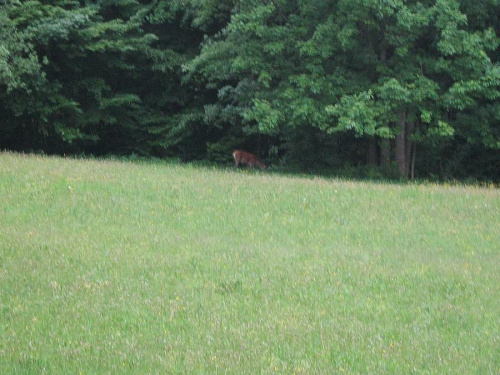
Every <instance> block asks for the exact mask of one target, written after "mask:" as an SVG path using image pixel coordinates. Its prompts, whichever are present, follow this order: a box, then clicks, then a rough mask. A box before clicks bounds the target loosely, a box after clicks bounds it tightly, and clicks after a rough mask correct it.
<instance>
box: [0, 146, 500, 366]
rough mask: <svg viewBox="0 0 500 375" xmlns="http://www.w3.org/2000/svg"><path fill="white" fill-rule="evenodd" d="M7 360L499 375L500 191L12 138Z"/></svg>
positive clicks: (0, 323)
mask: <svg viewBox="0 0 500 375" xmlns="http://www.w3.org/2000/svg"><path fill="white" fill-rule="evenodd" d="M0 286H1V288H0V373H1V374H148V373H149V374H481V375H484V374H496V375H498V374H499V373H500V351H499V348H500V302H499V301H500V190H498V189H495V188H493V187H479V186H458V185H456V186H444V185H432V184H425V183H422V184H389V183H375V182H359V181H348V180H337V179H323V178H314V177H310V176H309V177H307V176H302V177H300V176H297V177H293V176H282V175H279V174H276V173H270V172H261V171H258V172H257V171H250V172H249V171H247V170H244V169H239V170H233V169H216V168H207V167H197V166H194V165H180V164H168V163H164V162H158V161H157V162H149V163H145V162H124V161H116V160H115V161H114V160H75V159H64V158H56V157H43V156H29V155H19V154H13V153H0Z"/></svg>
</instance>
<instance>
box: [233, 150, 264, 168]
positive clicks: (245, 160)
mask: <svg viewBox="0 0 500 375" xmlns="http://www.w3.org/2000/svg"><path fill="white" fill-rule="evenodd" d="M233 158H234V161H235V162H236V164H235V167H236V168H238V166H239V165H240V164H246V165H248V167H249V168H250V169H252V168H253V167H254V166H255V165H257V166H259V167H260V169H266V165H265V164H264V163H263V162H261V161H260V160H259V159H258V158H257V156H255V155H254V154H251V153H249V152H246V151H240V150H236V151H234V152H233Z"/></svg>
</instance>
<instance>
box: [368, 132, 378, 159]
mask: <svg viewBox="0 0 500 375" xmlns="http://www.w3.org/2000/svg"><path fill="white" fill-rule="evenodd" d="M368 142H369V143H368V149H367V150H366V163H367V164H368V165H378V152H377V151H378V150H377V138H376V137H375V136H373V137H370V139H369V140H368Z"/></svg>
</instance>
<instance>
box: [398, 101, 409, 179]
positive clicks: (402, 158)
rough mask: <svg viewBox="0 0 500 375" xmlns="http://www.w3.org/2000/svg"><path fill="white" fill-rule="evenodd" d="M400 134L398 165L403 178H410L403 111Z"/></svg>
mask: <svg viewBox="0 0 500 375" xmlns="http://www.w3.org/2000/svg"><path fill="white" fill-rule="evenodd" d="M398 127H399V133H398V134H397V135H396V139H395V146H396V164H397V166H398V171H399V174H400V175H401V177H405V178H406V177H408V169H409V163H407V142H406V113H405V112H404V111H402V112H401V113H400V115H399V124H398Z"/></svg>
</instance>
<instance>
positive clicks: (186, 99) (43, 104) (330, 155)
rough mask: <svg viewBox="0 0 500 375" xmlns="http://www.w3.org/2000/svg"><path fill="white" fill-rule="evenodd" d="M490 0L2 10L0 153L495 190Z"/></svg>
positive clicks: (10, 4)
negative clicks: (255, 161)
mask: <svg viewBox="0 0 500 375" xmlns="http://www.w3.org/2000/svg"><path fill="white" fill-rule="evenodd" d="M499 45H500V1H499V0H478V1H474V2H470V1H468V0H423V1H416V0H384V1H381V0H309V1H303V0H272V1H256V0H248V1H245V2H241V1H236V0H206V1H200V0H170V1H162V0H160V1H157V2H140V1H136V0H102V1H92V2H89V1H76V0H75V1H74V0H60V1H58V0H51V1H49V0H29V1H19V0H7V1H3V2H2V3H1V5H0V115H1V124H0V148H6V149H12V150H24V151H28V150H43V151H45V152H49V153H86V154H88V153H91V154H98V155H100V154H125V155H127V154H131V153H135V154H139V155H150V156H158V157H165V156H174V157H178V158H181V159H183V160H190V159H209V160H213V161H218V162H229V159H230V154H231V151H232V149H233V148H236V147H239V148H245V149H248V150H249V151H253V152H255V153H258V154H260V155H261V156H264V157H265V158H266V159H267V160H268V161H270V162H271V163H272V164H275V165H282V166H286V167H290V166H294V167H298V168H301V169H303V170H310V171H317V170H330V171H339V170H342V171H344V173H349V171H351V172H350V173H365V174H369V175H372V176H373V175H375V176H376V175H379V174H385V175H391V174H392V175H393V176H402V177H414V176H415V177H441V178H481V179H492V180H500V100H499V99H500V48H499Z"/></svg>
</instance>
